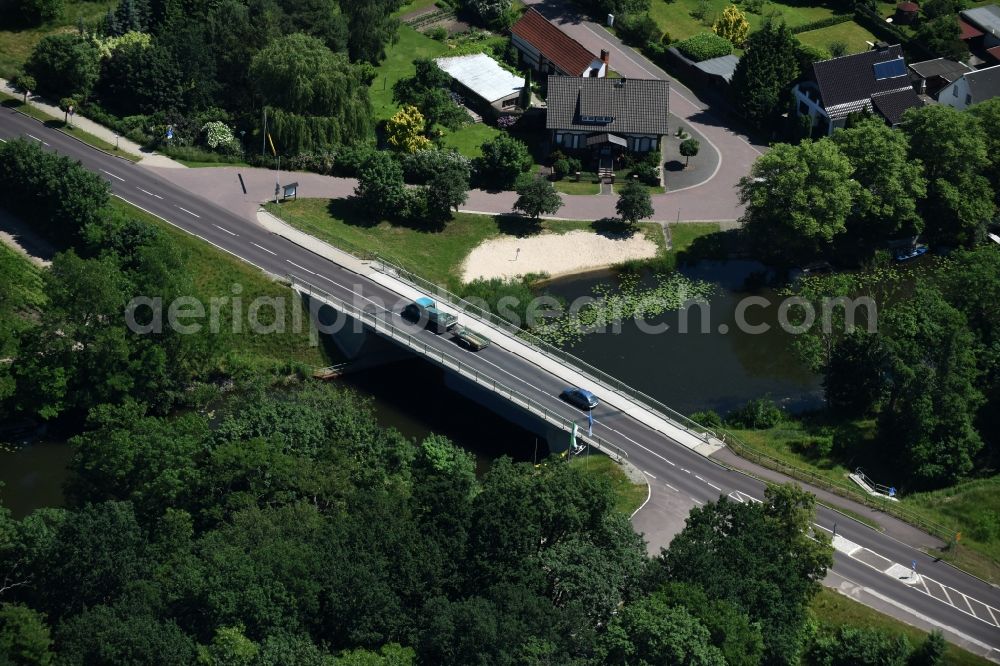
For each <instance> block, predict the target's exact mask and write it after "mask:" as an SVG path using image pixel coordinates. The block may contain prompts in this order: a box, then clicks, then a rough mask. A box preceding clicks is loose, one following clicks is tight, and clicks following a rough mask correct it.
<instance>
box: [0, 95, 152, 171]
mask: <svg viewBox="0 0 1000 666" xmlns="http://www.w3.org/2000/svg"><path fill="white" fill-rule="evenodd" d="M0 105H2V106H4V107H6V108H8V109H16V110H18V111H20V112H21V113H23V114H24V115H26V116H30V117H32V118H34V119H35V120H40V121H42V123H44V124H45V126H46V127H50V128H52V129H56V130H59V131H60V132H62V133H63V134H68V135H69V136H72V137H75V138H77V139H79V140H80V141H83V142H84V143H86V144H87V145H90V146H93V147H94V148H97V149H98V150H103V151H104V152H106V153H110V154H112V155H116V156H118V157H124V158H125V159H127V160H128V161H130V162H138V161H139V160H140V159H142V158H140V157H139V156H138V155H133V154H132V153H127V152H125V151H124V150H119V149H118V148H116V147H115V146H114V144H111V143H108V142H107V141H105V140H104V139H101V138H99V137H96V136H94V135H93V134H89V133H88V132H84V131H83V130H82V129H80V128H79V127H70V126H69V125H67V124H66V123H65V122H64V121H63V120H62V119H61V118H56V117H54V116H51V115H49V114H48V113H45V112H44V111H42V110H41V109H39V108H38V107H35V106H32V105H31V104H25V103H24V102H22V101H21V100H20V99H19V98H17V97H12V96H11V95H8V94H6V93H0Z"/></svg>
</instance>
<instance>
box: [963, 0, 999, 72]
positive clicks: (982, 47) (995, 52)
mask: <svg viewBox="0 0 1000 666" xmlns="http://www.w3.org/2000/svg"><path fill="white" fill-rule="evenodd" d="M958 25H959V28H960V29H961V31H960V34H959V38H960V39H961V40H962V41H964V42H965V45H966V46H967V47H968V48H969V52H970V53H971V54H972V55H971V57H970V60H969V64H971V65H973V66H974V67H978V66H981V65H986V66H991V65H993V64H996V63H998V62H1000V7H997V6H996V5H986V6H985V7H975V8H973V9H964V10H962V11H960V12H959V13H958Z"/></svg>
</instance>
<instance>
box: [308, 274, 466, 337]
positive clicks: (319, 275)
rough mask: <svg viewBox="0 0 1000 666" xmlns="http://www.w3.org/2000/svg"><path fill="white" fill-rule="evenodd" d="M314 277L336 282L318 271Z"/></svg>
mask: <svg viewBox="0 0 1000 666" xmlns="http://www.w3.org/2000/svg"><path fill="white" fill-rule="evenodd" d="M316 277H321V278H323V279H324V280H326V281H327V282H333V284H337V283H336V282H334V281H333V280H332V279H330V278H328V277H327V276H325V275H321V274H320V273H316ZM459 349H461V347H459Z"/></svg>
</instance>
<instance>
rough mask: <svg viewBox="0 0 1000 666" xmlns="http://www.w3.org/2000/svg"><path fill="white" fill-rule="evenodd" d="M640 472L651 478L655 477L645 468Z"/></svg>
mask: <svg viewBox="0 0 1000 666" xmlns="http://www.w3.org/2000/svg"><path fill="white" fill-rule="evenodd" d="M642 473H643V474H645V475H646V476H648V477H649V478H651V479H655V478H656V477H655V476H653V475H652V474H650V473H649V472H647V471H646V470H642Z"/></svg>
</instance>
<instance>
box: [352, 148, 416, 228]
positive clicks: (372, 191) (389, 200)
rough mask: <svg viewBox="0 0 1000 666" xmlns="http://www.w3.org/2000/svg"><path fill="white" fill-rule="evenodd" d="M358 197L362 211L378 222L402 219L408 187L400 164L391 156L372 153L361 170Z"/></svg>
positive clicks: (356, 191) (382, 153)
mask: <svg viewBox="0 0 1000 666" xmlns="http://www.w3.org/2000/svg"><path fill="white" fill-rule="evenodd" d="M354 196H355V197H357V199H358V204H359V205H360V209H361V210H362V211H364V212H365V214H367V215H369V216H370V217H371V218H372V219H374V220H381V219H384V218H388V217H393V216H395V215H398V214H399V213H400V210H401V207H402V206H403V204H404V203H405V201H406V184H405V183H404V182H403V169H402V168H401V167H400V166H399V162H397V161H396V160H395V159H393V157H392V155H390V154H388V153H385V152H374V153H372V154H371V155H370V156H369V157H368V159H367V160H366V161H365V163H364V164H363V165H362V166H361V168H360V169H359V170H358V186H357V187H356V188H355V189H354Z"/></svg>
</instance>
